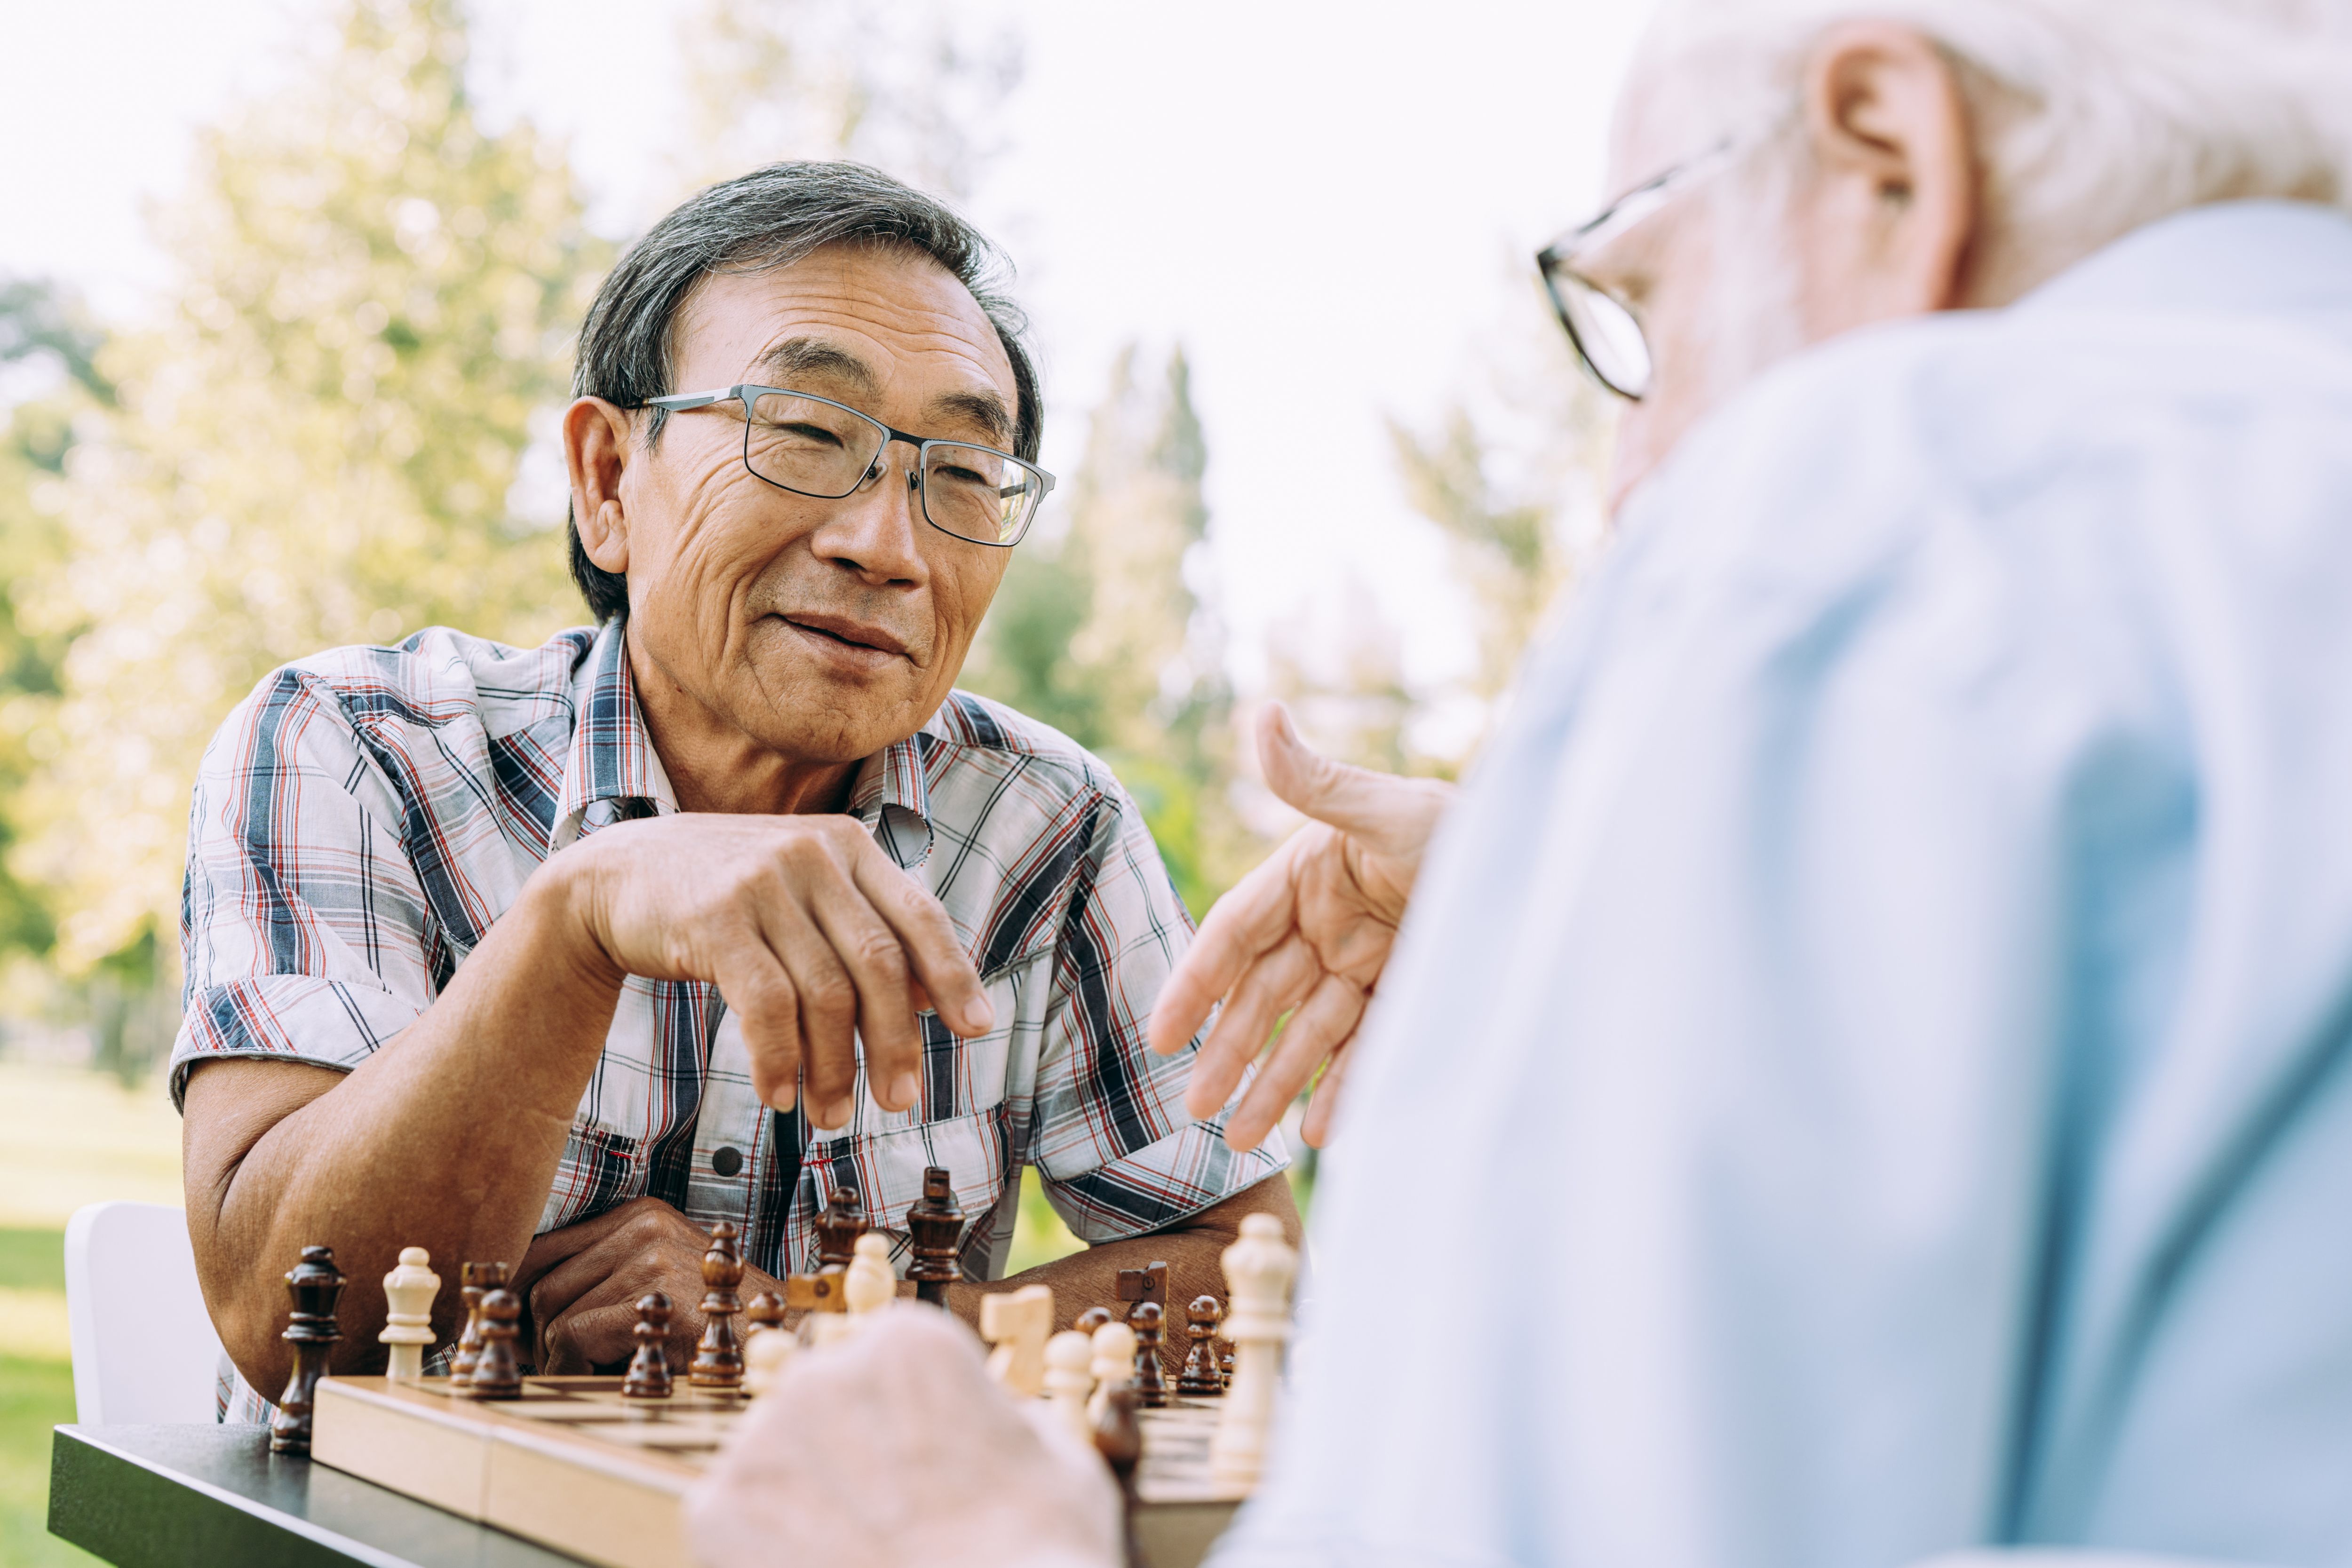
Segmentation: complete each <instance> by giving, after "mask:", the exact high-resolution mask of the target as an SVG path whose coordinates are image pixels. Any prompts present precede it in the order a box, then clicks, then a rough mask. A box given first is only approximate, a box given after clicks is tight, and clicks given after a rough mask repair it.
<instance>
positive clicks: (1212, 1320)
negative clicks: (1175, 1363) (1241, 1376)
mask: <svg viewBox="0 0 2352 1568" xmlns="http://www.w3.org/2000/svg"><path fill="white" fill-rule="evenodd" d="M1224 1321H1225V1309H1224V1305H1223V1303H1222V1302H1220V1301H1218V1300H1217V1298H1216V1297H1214V1296H1195V1297H1193V1298H1192V1305H1191V1306H1189V1307H1187V1308H1185V1309H1184V1327H1185V1331H1186V1332H1187V1333H1189V1334H1190V1335H1191V1336H1192V1345H1191V1348H1190V1349H1188V1350H1187V1351H1186V1352H1185V1353H1184V1370H1183V1371H1182V1372H1181V1373H1178V1374H1177V1375H1176V1392H1177V1393H1179V1394H1182V1395H1187V1396H1192V1397H1194V1398H1199V1399H1213V1398H1215V1397H1216V1396H1218V1395H1220V1394H1223V1392H1224V1391H1225V1380H1224V1378H1223V1376H1221V1375H1219V1374H1218V1371H1217V1330H1218V1328H1219V1327H1221V1326H1222V1325H1223V1322H1224Z"/></svg>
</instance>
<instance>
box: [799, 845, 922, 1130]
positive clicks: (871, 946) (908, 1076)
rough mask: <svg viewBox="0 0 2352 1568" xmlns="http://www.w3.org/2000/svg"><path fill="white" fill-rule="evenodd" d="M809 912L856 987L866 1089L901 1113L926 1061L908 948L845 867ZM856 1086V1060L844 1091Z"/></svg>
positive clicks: (887, 1107) (910, 1101) (911, 1097)
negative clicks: (916, 1016) (918, 1069)
mask: <svg viewBox="0 0 2352 1568" xmlns="http://www.w3.org/2000/svg"><path fill="white" fill-rule="evenodd" d="M877 853H878V851H877ZM809 909H810V913H811V915H813V916H814V919H815V921H816V925H817V928H818V929H819V930H820V931H822V932H823V933H824V939H825V941H826V942H827V943H829V944H830V945H831V946H832V947H833V951H834V956H835V958H836V959H837V960H838V961H839V963H840V964H841V966H842V967H843V968H844V969H845V971H846V972H847V974H848V976H849V982H850V985H851V987H852V988H854V990H855V992H856V1027H857V1038H858V1040H861V1041H862V1042H863V1043H864V1045H865V1048H866V1088H867V1090H868V1091H869V1092H871V1093H872V1094H873V1096H874V1099H875V1103H877V1104H878V1105H880V1106H881V1107H882V1108H883V1109H884V1110H886V1111H903V1110H905V1109H906V1108H907V1107H908V1106H909V1105H911V1104H913V1103H915V1094H916V1088H917V1083H918V1080H917V1078H916V1070H917V1068H918V1067H919V1066H920V1065H921V1063H922V1060H923V1037H922V1031H921V1029H920V1027H919V1025H918V1024H917V1023H916V1021H915V1000H914V975H913V973H912V971H911V970H910V969H909V967H908V963H907V950H906V949H905V948H904V947H903V946H900V945H899V942H898V936H897V935H896V934H895V933H893V932H892V931H891V929H890V927H889V926H888V925H887V924H885V923H884V921H883V919H882V917H881V915H879V914H878V913H877V911H876V910H875V908H874V905H873V904H872V903H871V902H870V901H869V899H868V897H867V895H866V893H865V891H864V890H863V889H862V888H861V887H859V886H858V885H857V883H856V875H855V873H854V872H851V871H849V870H847V869H844V870H843V871H841V872H840V873H838V886H837V887H835V886H820V888H819V889H818V890H817V891H816V894H815V895H814V896H813V897H812V898H811V899H810V902H809ZM855 1086H856V1062H855V1061H852V1062H851V1063H850V1079H849V1082H848V1083H847V1084H845V1085H844V1086H843V1089H842V1091H841V1092H842V1093H843V1094H845V1095H846V1094H847V1093H849V1092H851V1091H852V1090H853V1089H854V1088H855ZM844 1120H846V1117H845V1118H844Z"/></svg>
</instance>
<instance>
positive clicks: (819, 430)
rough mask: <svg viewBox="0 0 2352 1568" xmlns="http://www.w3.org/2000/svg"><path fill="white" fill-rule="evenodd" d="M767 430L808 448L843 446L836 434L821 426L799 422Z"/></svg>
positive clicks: (775, 426)
mask: <svg viewBox="0 0 2352 1568" xmlns="http://www.w3.org/2000/svg"><path fill="white" fill-rule="evenodd" d="M768 428H769V429H770V430H771V431H773V432H774V433H775V434H777V435H779V436H781V437H782V438H783V439H784V440H786V441H794V442H800V443H803V444H807V445H810V446H839V445H841V444H843V443H842V439H841V436H840V434H838V433H837V432H835V431H831V430H827V429H826V428H825V427H824V426H823V425H821V424H809V423H804V422H802V421H799V420H794V421H791V422H789V423H783V424H772V425H770V426H768Z"/></svg>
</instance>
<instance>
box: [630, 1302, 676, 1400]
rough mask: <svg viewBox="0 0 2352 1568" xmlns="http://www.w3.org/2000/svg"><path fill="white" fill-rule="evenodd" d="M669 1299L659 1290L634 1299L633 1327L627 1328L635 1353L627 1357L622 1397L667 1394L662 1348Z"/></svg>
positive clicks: (666, 1334) (666, 1335)
mask: <svg viewBox="0 0 2352 1568" xmlns="http://www.w3.org/2000/svg"><path fill="white" fill-rule="evenodd" d="M669 1313H670V1306H669V1298H668V1297H667V1296H665V1295H663V1294H662V1293H661V1292H660V1291H654V1292H652V1293H651V1294H649V1295H644V1296H639V1297H638V1298H637V1326H636V1327H635V1328H634V1329H631V1330H630V1331H629V1332H630V1333H631V1334H633V1335H634V1336H635V1338H636V1342H637V1354H635V1355H634V1356H632V1357H630V1358H629V1375H628V1376H627V1378H626V1379H625V1380H624V1381H623V1382H622V1384H621V1397H622V1398H624V1399H667V1398H668V1397H669V1355H668V1354H667V1352H666V1351H664V1350H663V1348H662V1347H663V1345H665V1344H666V1343H668V1340H669Z"/></svg>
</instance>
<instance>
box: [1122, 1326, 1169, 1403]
mask: <svg viewBox="0 0 2352 1568" xmlns="http://www.w3.org/2000/svg"><path fill="white" fill-rule="evenodd" d="M1127 1326H1128V1327H1129V1328H1130V1329H1132V1330H1133V1331H1134V1332H1135V1402H1136V1403H1137V1404H1138V1405H1140V1406H1143V1407H1144V1408H1145V1409H1147V1410H1159V1409H1162V1408H1164V1407H1165V1406H1167V1404H1168V1374H1167V1371H1166V1369H1165V1368H1163V1367H1161V1365H1160V1338H1161V1330H1160V1303H1159V1302H1158V1301H1138V1302H1137V1303H1136V1304H1135V1311H1134V1312H1130V1313H1129V1315H1128V1320H1127Z"/></svg>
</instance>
